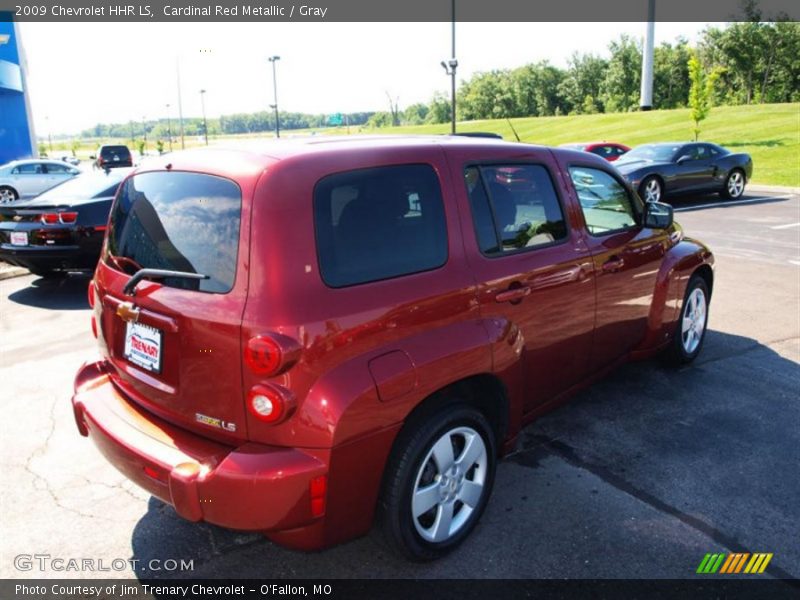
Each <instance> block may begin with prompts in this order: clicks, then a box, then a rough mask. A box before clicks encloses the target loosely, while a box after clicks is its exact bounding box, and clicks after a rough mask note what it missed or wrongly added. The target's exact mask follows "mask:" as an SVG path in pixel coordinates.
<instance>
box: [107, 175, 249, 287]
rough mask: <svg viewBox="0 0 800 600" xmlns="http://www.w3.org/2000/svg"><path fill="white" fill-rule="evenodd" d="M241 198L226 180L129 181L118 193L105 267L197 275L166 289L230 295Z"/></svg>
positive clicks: (176, 280) (142, 178) (148, 178)
mask: <svg viewBox="0 0 800 600" xmlns="http://www.w3.org/2000/svg"><path fill="white" fill-rule="evenodd" d="M241 209H242V194H241V191H240V190H239V187H238V186H237V185H236V184H235V183H233V182H232V181H230V180H228V179H223V178H222V177H215V176H213V175H203V174H199V173H182V172H168V171H166V172H165V171H160V172H155V173H142V174H140V175H134V176H133V177H132V178H130V179H128V180H127V181H126V182H125V184H124V185H123V186H122V188H121V189H120V191H119V195H118V196H117V200H116V202H115V203H114V208H113V209H112V211H111V220H110V227H109V234H108V254H107V255H106V263H107V264H109V266H111V267H113V268H116V269H120V270H124V271H126V272H127V273H129V274H131V275H132V274H133V273H135V272H136V271H137V270H138V269H148V268H149V269H167V270H171V271H182V272H184V273H200V274H203V275H206V276H208V279H204V280H193V279H183V278H172V279H170V278H167V279H164V280H163V283H164V285H166V286H169V287H177V288H183V289H189V290H199V291H202V292H217V293H224V292H229V291H230V290H231V288H232V287H233V280H234V276H235V274H236V255H237V252H238V248H239V222H240V220H241Z"/></svg>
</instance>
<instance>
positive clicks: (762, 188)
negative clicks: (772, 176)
mask: <svg viewBox="0 0 800 600" xmlns="http://www.w3.org/2000/svg"><path fill="white" fill-rule="evenodd" d="M747 190H749V191H751V192H774V193H776V194H800V188H796V187H787V186H783V185H760V184H758V183H751V184H750V185H748V186H747Z"/></svg>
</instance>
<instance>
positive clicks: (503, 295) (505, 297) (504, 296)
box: [494, 285, 531, 302]
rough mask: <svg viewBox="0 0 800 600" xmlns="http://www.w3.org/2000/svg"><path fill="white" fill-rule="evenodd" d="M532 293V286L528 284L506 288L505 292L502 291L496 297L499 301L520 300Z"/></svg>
mask: <svg viewBox="0 0 800 600" xmlns="http://www.w3.org/2000/svg"><path fill="white" fill-rule="evenodd" d="M530 293H531V288H529V287H528V286H527V285H526V286H523V287H518V288H513V289H510V290H506V291H505V292H500V293H499V294H497V295H496V296H495V297H494V299H495V300H496V301H497V302H518V301H519V300H522V299H523V298H524V297H525V296H527V295H528V294H530Z"/></svg>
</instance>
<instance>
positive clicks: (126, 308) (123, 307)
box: [117, 302, 139, 323]
mask: <svg viewBox="0 0 800 600" xmlns="http://www.w3.org/2000/svg"><path fill="white" fill-rule="evenodd" d="M117 316H118V317H119V318H120V319H122V320H123V321H126V322H128V323H136V321H138V320H139V309H138V308H136V307H135V306H134V305H133V303H132V302H122V303H121V304H120V305H119V306H117Z"/></svg>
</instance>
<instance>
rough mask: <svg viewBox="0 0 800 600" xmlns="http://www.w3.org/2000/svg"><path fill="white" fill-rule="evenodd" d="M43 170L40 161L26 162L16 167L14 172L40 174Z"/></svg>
mask: <svg viewBox="0 0 800 600" xmlns="http://www.w3.org/2000/svg"><path fill="white" fill-rule="evenodd" d="M41 172H42V165H41V164H39V163H26V164H24V165H18V166H16V167H14V171H13V173H14V174H15V175H17V174H20V175H38V174H40V173H41Z"/></svg>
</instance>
